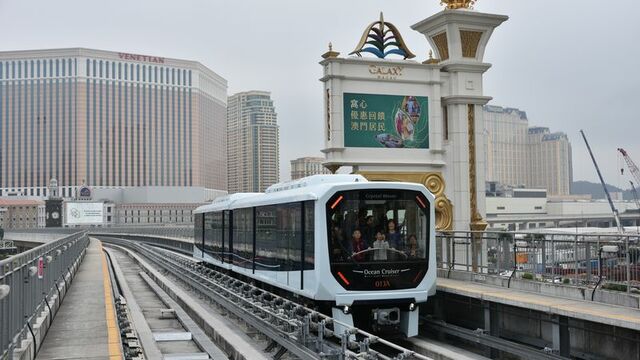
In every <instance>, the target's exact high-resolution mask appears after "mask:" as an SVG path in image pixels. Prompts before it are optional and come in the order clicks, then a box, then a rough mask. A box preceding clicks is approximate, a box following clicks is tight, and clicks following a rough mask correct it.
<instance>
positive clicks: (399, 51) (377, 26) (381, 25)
mask: <svg viewBox="0 0 640 360" xmlns="http://www.w3.org/2000/svg"><path fill="white" fill-rule="evenodd" d="M389 33H391V34H390V35H389V36H387V34H389ZM367 45H371V46H368V47H366V48H365V46H367ZM390 46H395V47H396V48H394V49H390V50H386V48H387V47H390ZM363 52H368V53H371V54H373V55H375V56H377V57H379V58H381V59H384V58H385V57H387V55H390V54H396V55H400V56H402V57H404V58H405V59H411V58H414V57H415V55H413V53H412V52H411V51H410V50H409V49H408V48H407V45H406V44H405V42H404V40H403V39H402V35H400V32H399V31H398V29H397V28H396V27H395V26H394V25H393V24H392V23H390V22H386V21H384V16H383V15H382V12H381V13H380V20H379V21H374V22H372V23H371V24H370V25H369V26H367V28H366V29H365V30H364V33H363V34H362V38H361V39H360V42H359V43H358V46H356V49H355V50H353V51H352V52H351V53H349V55H353V54H356V55H358V56H362V53H363Z"/></svg>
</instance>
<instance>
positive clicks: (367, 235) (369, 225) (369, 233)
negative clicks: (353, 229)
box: [360, 215, 376, 244]
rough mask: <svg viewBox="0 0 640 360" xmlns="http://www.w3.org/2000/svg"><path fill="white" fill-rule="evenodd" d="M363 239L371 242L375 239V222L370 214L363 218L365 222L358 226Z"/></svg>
mask: <svg viewBox="0 0 640 360" xmlns="http://www.w3.org/2000/svg"><path fill="white" fill-rule="evenodd" d="M360 232H361V233H362V237H363V238H364V241H366V242H367V243H369V244H371V243H373V242H374V241H375V240H376V222H375V220H374V218H373V216H372V215H369V216H367V217H366V218H365V224H364V225H363V226H362V227H361V228H360Z"/></svg>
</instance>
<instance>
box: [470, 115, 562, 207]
mask: <svg viewBox="0 0 640 360" xmlns="http://www.w3.org/2000/svg"><path fill="white" fill-rule="evenodd" d="M483 113H484V114H483V115H484V124H485V128H484V132H485V135H486V140H487V141H486V143H485V144H486V145H485V160H486V162H485V170H486V181H488V182H496V183H500V184H502V185H507V186H512V187H522V186H524V187H529V188H541V189H546V190H547V193H548V194H549V195H550V196H562V195H569V194H570V192H571V182H572V181H573V169H572V165H571V143H569V139H568V138H567V135H566V134H564V133H561V132H557V133H551V132H550V130H549V128H546V127H529V120H528V118H527V114H526V113H525V112H524V111H521V110H518V109H514V108H503V107H500V106H489V105H487V106H484V107H483Z"/></svg>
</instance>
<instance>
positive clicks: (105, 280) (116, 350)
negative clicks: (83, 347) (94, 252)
mask: <svg viewBox="0 0 640 360" xmlns="http://www.w3.org/2000/svg"><path fill="white" fill-rule="evenodd" d="M99 246H100V256H101V257H102V284H103V286H104V308H105V312H106V319H107V340H108V341H107V343H108V344H109V345H108V346H109V360H116V359H117V360H120V359H122V349H121V348H120V345H121V342H122V341H121V340H120V329H118V324H117V323H116V309H115V307H114V306H113V292H112V289H111V278H109V269H108V267H107V257H106V256H105V255H104V251H102V242H99Z"/></svg>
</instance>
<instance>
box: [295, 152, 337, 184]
mask: <svg viewBox="0 0 640 360" xmlns="http://www.w3.org/2000/svg"><path fill="white" fill-rule="evenodd" d="M323 161H324V158H321V157H301V158H298V159H295V160H291V180H296V179H300V178H303V177H307V176H311V175H318V174H331V171H329V170H328V169H327V168H325V167H324V166H322V162H323Z"/></svg>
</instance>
